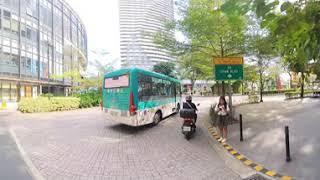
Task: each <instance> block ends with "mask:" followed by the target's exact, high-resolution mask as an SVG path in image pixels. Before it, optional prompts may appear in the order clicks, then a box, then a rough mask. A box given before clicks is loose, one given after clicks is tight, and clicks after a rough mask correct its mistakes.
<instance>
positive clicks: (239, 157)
mask: <svg viewBox="0 0 320 180" xmlns="http://www.w3.org/2000/svg"><path fill="white" fill-rule="evenodd" d="M236 158H237V159H239V160H241V159H243V158H244V156H243V155H241V154H240V155H239V156H237V157H236Z"/></svg>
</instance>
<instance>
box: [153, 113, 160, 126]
mask: <svg viewBox="0 0 320 180" xmlns="http://www.w3.org/2000/svg"><path fill="white" fill-rule="evenodd" d="M161 119H162V115H161V112H160V111H158V112H157V113H156V114H155V115H154V117H153V124H154V125H158V124H159V122H160V121H161Z"/></svg>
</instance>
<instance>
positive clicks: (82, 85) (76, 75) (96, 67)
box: [51, 49, 116, 93]
mask: <svg viewBox="0 0 320 180" xmlns="http://www.w3.org/2000/svg"><path fill="white" fill-rule="evenodd" d="M108 54H109V53H108V52H107V51H106V50H103V49H102V50H94V51H92V55H93V56H94V58H93V60H89V66H92V67H93V69H90V70H87V71H92V72H89V73H88V72H86V73H84V72H80V70H79V69H78V68H77V67H73V68H72V69H71V70H69V71H65V72H63V73H62V74H54V75H52V76H51V77H52V78H53V79H56V80H62V79H69V80H71V82H72V83H71V93H74V92H76V91H78V90H88V89H89V88H98V89H101V87H102V81H103V75H104V74H105V73H107V72H110V71H112V70H113V69H114V67H113V64H114V62H115V61H116V60H111V62H108V61H110V60H109V59H108V58H107V57H106V56H107V55H108ZM106 61H107V63H106ZM71 65H72V64H71ZM85 74H89V75H87V76H86V75H85Z"/></svg>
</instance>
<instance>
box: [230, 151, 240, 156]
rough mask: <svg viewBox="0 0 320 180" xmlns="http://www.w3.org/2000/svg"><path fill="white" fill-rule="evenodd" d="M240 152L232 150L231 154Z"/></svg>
mask: <svg viewBox="0 0 320 180" xmlns="http://www.w3.org/2000/svg"><path fill="white" fill-rule="evenodd" d="M237 153H238V152H237V151H236V150H232V151H230V154H232V155H234V154H237Z"/></svg>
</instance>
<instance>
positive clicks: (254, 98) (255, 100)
mask: <svg viewBox="0 0 320 180" xmlns="http://www.w3.org/2000/svg"><path fill="white" fill-rule="evenodd" d="M259 99H260V98H259V96H258V95H249V103H259V101H260V100H259Z"/></svg>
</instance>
